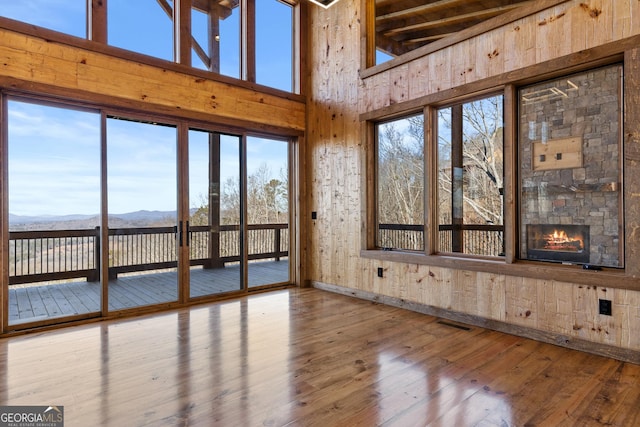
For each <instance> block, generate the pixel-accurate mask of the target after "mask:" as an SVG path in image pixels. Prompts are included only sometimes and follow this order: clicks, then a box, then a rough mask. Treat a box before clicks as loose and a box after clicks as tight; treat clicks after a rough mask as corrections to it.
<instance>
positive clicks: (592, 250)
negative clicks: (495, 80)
mask: <svg viewBox="0 0 640 427" xmlns="http://www.w3.org/2000/svg"><path fill="white" fill-rule="evenodd" d="M621 78H622V69H621V67H620V66H619V65H611V66H607V67H602V68H597V69H593V70H590V71H587V72H582V73H578V74H572V75H568V76H565V77H562V78H558V79H555V80H550V81H546V82H543V83H540V84H536V85H532V86H529V87H525V88H522V89H521V90H520V92H519V114H520V127H519V141H518V144H519V156H520V168H519V170H518V173H519V179H520V235H519V239H520V240H519V243H520V258H521V259H529V260H536V261H551V262H567V263H576V264H591V265H593V266H602V267H614V268H623V267H624V241H623V236H624V216H623V202H622V194H623V191H622V187H623V175H622V166H621V158H622V155H621V150H622V144H621V136H620V135H621V131H620V126H621V111H622V107H621Z"/></svg>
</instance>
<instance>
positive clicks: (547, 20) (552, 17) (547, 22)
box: [538, 12, 565, 26]
mask: <svg viewBox="0 0 640 427" xmlns="http://www.w3.org/2000/svg"><path fill="white" fill-rule="evenodd" d="M564 15H565V13H564V12H562V13H560V14H558V15H556V16H550V17H548V18H546V19H543V20H542V21H540V22H538V25H540V26H542V25H547V24H550V23H552V22H553V21H557V20H558V19H560V18H562V17H563V16H564Z"/></svg>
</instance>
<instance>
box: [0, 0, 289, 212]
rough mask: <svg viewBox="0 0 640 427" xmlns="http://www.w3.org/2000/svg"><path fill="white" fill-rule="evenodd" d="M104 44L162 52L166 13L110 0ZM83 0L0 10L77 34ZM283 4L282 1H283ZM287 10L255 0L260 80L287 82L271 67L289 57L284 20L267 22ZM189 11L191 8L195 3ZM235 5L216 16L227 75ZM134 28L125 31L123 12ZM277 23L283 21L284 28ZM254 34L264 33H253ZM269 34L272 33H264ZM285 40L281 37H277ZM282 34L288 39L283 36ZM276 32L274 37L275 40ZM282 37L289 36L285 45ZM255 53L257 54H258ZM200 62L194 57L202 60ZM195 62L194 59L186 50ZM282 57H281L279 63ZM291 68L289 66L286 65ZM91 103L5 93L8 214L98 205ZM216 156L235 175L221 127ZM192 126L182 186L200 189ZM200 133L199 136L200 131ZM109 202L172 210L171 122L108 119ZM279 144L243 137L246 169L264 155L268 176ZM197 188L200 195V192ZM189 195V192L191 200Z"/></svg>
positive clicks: (124, 208) (122, 208)
mask: <svg viewBox="0 0 640 427" xmlns="http://www.w3.org/2000/svg"><path fill="white" fill-rule="evenodd" d="M108 4H109V8H110V9H109V17H110V19H111V21H112V23H111V24H110V25H109V42H110V44H113V45H116V46H119V47H123V48H128V49H130V50H135V51H138V52H141V53H145V54H149V55H153V56H157V57H160V58H163V59H167V60H170V59H171V55H172V53H171V52H172V47H171V46H172V39H171V37H172V36H171V33H172V32H171V22H170V20H169V19H168V17H167V16H166V14H165V13H164V11H163V10H162V9H161V8H160V7H159V5H158V3H157V2H156V0H135V1H132V0H109V3H108ZM85 7H86V1H85V0H29V1H13V0H12V1H9V0H0V13H1V14H2V15H3V16H7V17H9V18H12V19H17V20H22V21H25V22H29V23H32V24H35V25H39V26H43V27H46V28H50V29H53V30H56V31H61V32H65V33H67V34H71V35H75V36H78V37H84V34H85V33H86V27H85V25H86V24H85ZM282 7H285V8H286V9H282ZM283 11H284V12H287V13H288V11H289V9H288V7H286V6H283V5H282V4H281V3H279V2H277V1H276V0H269V1H267V0H259V1H258V15H259V16H258V18H257V20H258V24H257V26H258V41H257V48H258V49H257V50H258V51H259V55H260V57H259V58H258V61H262V63H260V62H259V64H258V65H259V67H260V69H259V70H258V82H259V83H262V84H266V85H269V86H273V87H280V88H283V89H287V90H288V89H289V87H290V85H291V83H290V78H289V76H287V75H283V72H282V71H281V70H279V69H278V68H279V67H281V66H282V62H283V61H284V62H286V61H285V60H283V59H282V57H286V58H287V59H286V60H288V61H290V59H291V47H290V38H291V34H290V31H289V29H287V28H286V26H283V25H274V24H273V22H274V21H277V20H276V19H274V16H275V15H274V14H278V15H279V16H280V17H282V16H283V15H282V14H283ZM196 15H197V13H196ZM234 15H236V16H237V15H238V13H237V10H236V11H234V13H233V15H232V16H230V17H229V18H227V20H225V21H223V22H222V26H221V49H222V50H223V53H222V56H223V59H222V61H221V62H222V73H223V74H227V75H231V76H234V73H235V76H237V75H239V73H238V72H237V71H236V70H237V68H238V67H239V61H238V57H239V55H238V52H237V50H238V44H239V37H238V36H237V31H238V29H237V25H238V20H237V19H236V18H235V17H234ZM140 16H145V17H146V19H145V20H141V21H136V22H137V23H138V24H140V22H142V23H144V25H139V26H138V27H135V28H138V29H139V31H138V32H136V33H135V34H134V36H132V33H131V31H130V30H128V28H131V19H137V18H138V17H140ZM201 23H202V21H200V23H198V19H194V24H193V27H194V37H196V39H198V40H199V41H201V43H205V42H206V40H203V37H204V34H205V32H206V31H205V27H203V26H202V25H201ZM283 27H285V28H284V29H283ZM260 35H262V36H260ZM269 37H272V40H269ZM283 40H284V41H283ZM287 40H288V41H287ZM274 41H275V42H274ZM287 43H289V44H288V45H287ZM260 58H263V59H260ZM200 64H201V63H200ZM194 65H198V59H197V58H194ZM285 66H288V67H290V63H289V65H286V64H285ZM289 74H290V73H289ZM99 117H100V116H99V114H98V113H97V112H95V111H93V112H91V111H76V110H69V109H62V108H56V107H53V106H44V105H37V104H31V103H23V102H18V101H11V102H10V103H9V111H8V123H9V194H10V201H9V204H10V207H9V210H10V212H11V213H12V214H16V215H45V214H49V215H66V214H96V213H98V212H99V211H100V119H99ZM225 138H226V139H227V142H226V143H223V145H222V147H223V152H222V156H223V160H222V161H223V165H224V170H225V171H233V172H223V174H226V175H224V176H223V177H222V181H223V182H224V181H225V179H226V178H227V177H229V176H231V177H236V176H237V172H236V171H237V170H238V168H239V160H238V150H237V143H236V144H234V141H236V142H237V138H235V137H223V140H224V139H225ZM198 139H201V136H198V134H197V133H196V134H193V133H192V141H191V143H190V147H189V150H190V159H191V162H192V163H193V166H192V167H191V169H193V170H191V171H190V181H191V182H190V187H191V188H190V194H192V195H194V197H197V196H198V195H200V194H202V195H206V194H207V192H208V179H207V173H208V172H207V170H208V169H207V167H206V165H204V166H203V165H202V163H200V164H199V163H198V161H197V160H196V159H199V160H201V159H206V158H207V154H206V152H205V149H206V147H207V144H206V143H202V141H199V140H198ZM205 139H206V138H205ZM107 140H108V144H107V146H108V149H107V159H108V165H107V170H108V203H109V212H110V213H124V212H132V211H136V210H141V209H146V210H175V209H176V203H177V202H176V199H177V188H176V187H177V178H176V176H177V172H176V169H177V161H176V155H177V146H176V145H177V144H176V130H175V128H174V127H164V126H152V125H146V124H142V123H136V122H128V121H122V120H109V122H108V125H107ZM286 156H287V144H286V143H284V142H281V141H273V140H266V139H260V138H250V139H249V141H248V147H247V157H248V166H247V168H248V173H249V174H251V172H252V171H254V170H256V169H257V168H258V167H260V166H261V165H262V164H267V166H268V167H269V168H270V169H271V171H272V173H273V175H274V177H279V176H280V170H281V168H282V167H283V166H285V165H286V159H287V157H286ZM198 198H199V197H198ZM193 203H195V201H192V205H193Z"/></svg>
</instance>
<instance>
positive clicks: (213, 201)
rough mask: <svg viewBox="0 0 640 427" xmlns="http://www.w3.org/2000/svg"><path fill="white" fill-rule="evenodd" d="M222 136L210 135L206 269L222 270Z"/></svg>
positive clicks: (217, 134)
mask: <svg viewBox="0 0 640 427" xmlns="http://www.w3.org/2000/svg"><path fill="white" fill-rule="evenodd" d="M220 184H221V183H220V134H219V133H210V134H209V263H208V264H207V265H205V267H206V268H221V267H224V263H223V262H222V261H221V260H220V190H221V185H220Z"/></svg>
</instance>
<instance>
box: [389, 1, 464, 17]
mask: <svg viewBox="0 0 640 427" xmlns="http://www.w3.org/2000/svg"><path fill="white" fill-rule="evenodd" d="M463 3H468V0H440V1H437V2H435V3H430V4H424V5H422V6H416V7H411V8H409V9H403V10H398V11H396V12H391V13H387V14H384V15H380V16H376V21H382V20H385V19H393V18H400V17H402V16H405V15H417V14H424V13H429V12H433V11H435V10H438V9H444V8H447V7H454V6H458V5H459V4H463Z"/></svg>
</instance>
